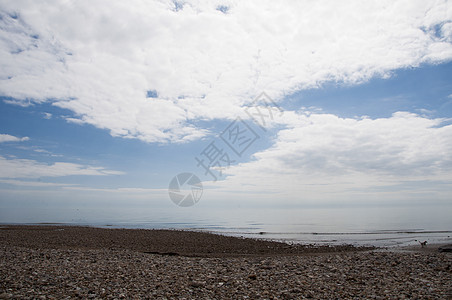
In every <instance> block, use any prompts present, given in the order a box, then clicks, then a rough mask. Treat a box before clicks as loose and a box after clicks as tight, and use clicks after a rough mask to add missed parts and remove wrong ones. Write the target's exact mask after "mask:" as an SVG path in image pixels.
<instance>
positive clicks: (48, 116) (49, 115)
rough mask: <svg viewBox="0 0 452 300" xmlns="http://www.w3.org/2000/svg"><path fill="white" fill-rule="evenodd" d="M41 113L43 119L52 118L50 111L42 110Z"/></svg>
mask: <svg viewBox="0 0 452 300" xmlns="http://www.w3.org/2000/svg"><path fill="white" fill-rule="evenodd" d="M43 115H44V119H47V120H50V119H51V118H52V114H51V113H48V112H44V113H43Z"/></svg>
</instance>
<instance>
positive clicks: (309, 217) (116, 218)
mask: <svg viewBox="0 0 452 300" xmlns="http://www.w3.org/2000/svg"><path fill="white" fill-rule="evenodd" d="M451 216H452V206H419V207H368V208H353V207H348V208H291V209H281V208H273V209H269V208H259V209H255V208H254V209H250V208H238V207H237V208H223V209H213V208H209V209H208V208H202V209H198V208H195V207H192V208H179V207H175V208H168V209H145V208H141V209H136V208H133V207H129V208H122V209H121V210H115V209H113V208H111V209H106V208H104V209H103V210H102V211H98V210H93V209H90V210H86V211H84V210H77V214H76V215H75V216H74V215H70V214H66V215H65V214H64V212H60V214H52V211H50V210H49V211H47V212H46V213H41V214H39V212H37V213H36V214H34V215H33V216H31V217H29V218H26V219H20V218H15V219H12V220H7V219H6V220H5V218H2V219H1V220H0V221H1V223H30V224H31V223H33V224H36V223H40V222H59V223H63V224H72V225H92V226H99V227H107V228H170V229H186V230H200V231H208V232H214V233H221V234H225V235H232V236H243V237H252V238H263V239H271V240H279V241H285V242H289V243H304V244H309V243H317V244H354V245H375V246H388V247H393V246H406V245H414V244H417V243H418V242H417V241H416V240H420V241H428V243H430V244H432V243H451V242H452V238H451V237H452V217H451Z"/></svg>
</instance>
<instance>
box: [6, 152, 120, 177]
mask: <svg viewBox="0 0 452 300" xmlns="http://www.w3.org/2000/svg"><path fill="white" fill-rule="evenodd" d="M0 169H1V170H2V171H1V173H0V178H39V177H62V176H72V175H84V176H108V175H121V174H123V172H120V171H114V170H108V169H105V168H103V167H95V166H88V165H80V164H74V163H68V162H55V163H50V164H48V163H42V162H38V161H36V160H31V159H8V158H5V157H3V156H0Z"/></svg>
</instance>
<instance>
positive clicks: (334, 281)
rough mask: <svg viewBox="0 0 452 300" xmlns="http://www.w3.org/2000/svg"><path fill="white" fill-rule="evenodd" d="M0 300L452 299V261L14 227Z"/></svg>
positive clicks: (2, 246) (194, 235) (413, 253)
mask: <svg viewBox="0 0 452 300" xmlns="http://www.w3.org/2000/svg"><path fill="white" fill-rule="evenodd" d="M0 299H452V254H451V253H440V252H439V251H438V246H437V245H429V246H428V247H426V248H421V247H420V246H419V247H412V248H404V249H397V250H394V249H389V250H388V249H379V248H369V247H367V248H366V247H358V248H357V247H353V246H347V245H344V246H316V245H289V244H285V243H279V242H272V241H264V240H254V239H245V238H235V237H226V236H220V235H214V234H209V233H201V232H191V231H174V230H138V229H102V228H91V227H71V226H60V225H54V226H6V225H5V226H2V227H0Z"/></svg>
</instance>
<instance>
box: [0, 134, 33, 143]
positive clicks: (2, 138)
mask: <svg viewBox="0 0 452 300" xmlns="http://www.w3.org/2000/svg"><path fill="white" fill-rule="evenodd" d="M28 140H30V138H29V137H26V136H25V137H21V138H19V137H16V136H13V135H9V134H0V143H4V142H24V141H28Z"/></svg>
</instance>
